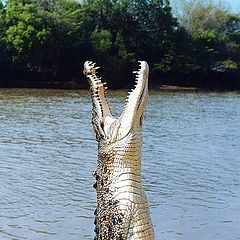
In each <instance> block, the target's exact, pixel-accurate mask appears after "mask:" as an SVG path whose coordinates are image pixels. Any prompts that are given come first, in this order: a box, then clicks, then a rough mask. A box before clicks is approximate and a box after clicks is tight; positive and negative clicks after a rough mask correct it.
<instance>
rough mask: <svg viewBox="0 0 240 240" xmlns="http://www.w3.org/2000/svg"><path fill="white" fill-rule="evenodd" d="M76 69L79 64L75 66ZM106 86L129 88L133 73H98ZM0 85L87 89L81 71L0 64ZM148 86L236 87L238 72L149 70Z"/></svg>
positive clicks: (173, 88) (178, 88) (175, 88)
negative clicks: (53, 70)
mask: <svg viewBox="0 0 240 240" xmlns="http://www.w3.org/2000/svg"><path fill="white" fill-rule="evenodd" d="M79 69H80V68H79ZM101 75H103V79H105V80H106V82H107V84H108V87H109V89H129V88H131V87H132V85H133V78H134V77H133V74H132V73H131V72H130V71H129V73H125V74H123V73H122V74H121V76H119V75H115V76H114V73H112V72H111V73H109V72H106V73H102V74H101ZM0 87H1V88H49V89H88V88H89V85H88V83H87V81H86V80H85V77H84V76H83V74H82V72H81V71H80V70H76V71H75V72H71V71H63V72H60V73H54V72H33V71H27V70H24V69H15V68H13V69H12V68H5V69H4V68H1V69H0ZM149 87H150V88H151V89H159V90H163V91H185V92H186V91H190V92H194V91H195V92H196V91H239V90H240V73H239V72H237V71H235V72H216V71H210V70H209V71H203V70H197V71H194V72H191V73H177V72H167V73H163V72H156V71H154V72H150V77H149Z"/></svg>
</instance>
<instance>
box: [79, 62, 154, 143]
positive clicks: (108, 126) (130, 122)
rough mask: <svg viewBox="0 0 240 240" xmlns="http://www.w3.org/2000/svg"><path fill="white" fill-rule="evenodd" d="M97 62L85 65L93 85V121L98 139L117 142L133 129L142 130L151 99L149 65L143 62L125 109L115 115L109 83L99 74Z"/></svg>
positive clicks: (137, 72) (91, 88) (85, 71)
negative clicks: (110, 101) (149, 97)
mask: <svg viewBox="0 0 240 240" xmlns="http://www.w3.org/2000/svg"><path fill="white" fill-rule="evenodd" d="M98 68H99V67H97V66H96V64H95V63H93V62H90V61H87V62H85V64H84V71H83V72H84V74H85V76H86V77H87V79H88V82H89V84H90V90H91V96H92V103H93V111H92V114H93V117H92V122H93V126H94V130H95V134H96V139H97V140H98V141H101V140H108V141H110V142H115V141H117V140H120V139H122V138H124V137H125V136H127V135H128V133H129V132H130V131H131V130H134V131H135V132H138V133H139V132H141V125H142V119H143V113H144V109H145V106H146V103H147V98H148V73H149V67H148V64H147V63H146V62H145V61H139V69H138V70H137V71H134V73H135V80H136V81H135V82H136V84H135V87H134V88H133V89H132V90H131V91H130V92H129V95H128V98H127V100H126V104H125V106H124V109H123V112H122V114H121V115H120V117H119V118H114V117H113V116H112V114H111V111H110V109H109V106H108V102H107V101H106V99H105V90H106V89H107V87H106V83H103V82H102V81H101V78H100V77H98V74H97V69H98Z"/></svg>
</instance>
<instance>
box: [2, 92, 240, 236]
mask: <svg viewBox="0 0 240 240" xmlns="http://www.w3.org/2000/svg"><path fill="white" fill-rule="evenodd" d="M125 96H126V95H125V93H124V92H110V93H109V96H108V97H109V101H110V102H111V105H113V107H112V108H113V110H114V111H115V113H119V112H120V111H121V109H122V106H123V103H124V98H125ZM90 119H91V101H90V97H89V95H88V92H87V91H56V90H21V89H18V90H6V89H5V90H0V129H1V131H0V239H33V240H38V239H41V240H42V239H57V240H65V239H68V240H77V239H92V238H93V235H94V234H93V211H94V208H95V197H96V196H95V192H94V189H93V188H92V184H93V183H94V179H93V178H92V176H91V172H92V171H93V170H94V169H95V165H96V152H97V146H96V142H95V140H94V139H93V132H92V126H91V123H90V122H91V120H90ZM239 119H240V95H238V94H224V93H219V94H217V93H215V94H206V93H205V94H203V93H198V94H189V93H188V94H177V93H174V94H170V93H168V94H166V93H165V94H164V93H157V92H151V93H150V100H149V104H148V107H147V111H146V114H145V121H144V126H143V134H144V148H143V168H142V169H143V182H144V187H145V189H146V192H147V195H148V199H149V203H150V206H151V213H152V218H153V223H154V228H155V233H156V235H157V237H156V239H161V240H169V239H181V240H182V239H184V240H192V239H194V240H198V239H199V240H208V239H227V240H233V239H240V228H239V226H240V170H239V169H240V157H239V156H240V147H239V146H240V121H239Z"/></svg>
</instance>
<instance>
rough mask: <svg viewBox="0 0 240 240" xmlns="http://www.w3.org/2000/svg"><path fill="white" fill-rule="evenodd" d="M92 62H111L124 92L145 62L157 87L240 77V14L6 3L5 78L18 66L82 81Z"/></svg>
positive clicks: (1, 41) (102, 3)
mask: <svg viewBox="0 0 240 240" xmlns="http://www.w3.org/2000/svg"><path fill="white" fill-rule="evenodd" d="M195 2H196V1H195ZM86 59H92V60H94V61H97V62H98V63H100V64H102V65H104V69H105V71H104V73H103V74H104V75H105V76H106V78H108V80H109V81H110V82H111V81H112V83H114V85H115V86H116V87H119V86H122V85H124V84H127V81H128V80H129V72H130V70H131V69H132V65H133V64H135V63H136V61H137V60H138V59H144V60H147V61H148V62H149V63H150V66H151V73H152V76H153V77H154V78H152V79H153V80H152V81H155V83H158V81H159V77H158V76H159V75H161V74H166V73H191V72H194V71H198V70H202V71H215V72H229V71H230V72H239V69H240V16H239V15H237V14H230V13H229V12H228V11H226V10H225V9H224V8H223V7H219V6H215V5H213V4H212V3H208V4H201V1H198V4H192V3H191V2H188V4H185V6H184V8H183V14H182V16H179V17H178V19H177V18H176V17H174V16H173V14H172V10H171V7H170V3H169V1H168V0H139V1H135V0H86V1H84V2H83V3H79V2H78V1H76V0H8V1H7V2H6V3H5V2H4V3H3V2H0V67H1V70H0V76H2V78H4V76H5V75H4V74H5V72H8V71H9V69H10V71H19V70H21V71H24V73H27V72H28V73H29V72H31V73H38V74H39V75H36V76H39V79H42V80H41V81H45V80H48V81H49V80H51V81H56V80H62V81H70V80H74V79H75V81H80V80H78V79H81V78H82V75H81V68H82V65H83V62H84V61H85V60H86ZM4 71H5V72H4ZM116 73H117V74H116ZM34 76H35V75H34ZM9 81H12V80H11V79H10V80H9ZM0 82H1V79H0Z"/></svg>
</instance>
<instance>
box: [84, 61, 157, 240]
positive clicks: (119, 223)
mask: <svg viewBox="0 0 240 240" xmlns="http://www.w3.org/2000/svg"><path fill="white" fill-rule="evenodd" d="M98 68H99V67H96V66H95V63H92V62H89V61H87V62H85V64H84V74H85V75H86V77H87V79H88V81H89V83H90V90H91V96H92V103H93V111H92V113H93V116H92V123H93V127H94V130H95V134H96V139H97V141H98V164H97V169H96V171H95V172H94V176H95V178H96V183H95V184H94V188H96V191H97V209H96V211H95V221H94V223H95V225H96V226H95V233H96V236H95V239H97V240H140V239H142V240H152V239H154V232H153V227H152V223H151V218H150V213H149V207H148V202H147V198H146V196H145V193H144V191H143V188H142V183H141V155H142V154H141V151H142V119H143V113H144V108H145V106H146V103H147V97H148V71H149V70H148V65H147V63H146V62H144V61H141V62H140V69H139V70H138V71H137V72H135V73H136V85H135V88H134V89H133V90H132V91H131V92H130V94H129V96H128V99H127V102H126V105H125V107H124V110H123V113H122V114H121V116H120V117H119V118H117V119H116V118H113V117H112V115H111V112H110V109H109V106H108V103H107V101H106V100H105V97H104V93H105V89H106V87H105V86H104V85H105V84H103V83H102V82H101V79H100V78H99V77H98V76H97V69H98Z"/></svg>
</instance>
